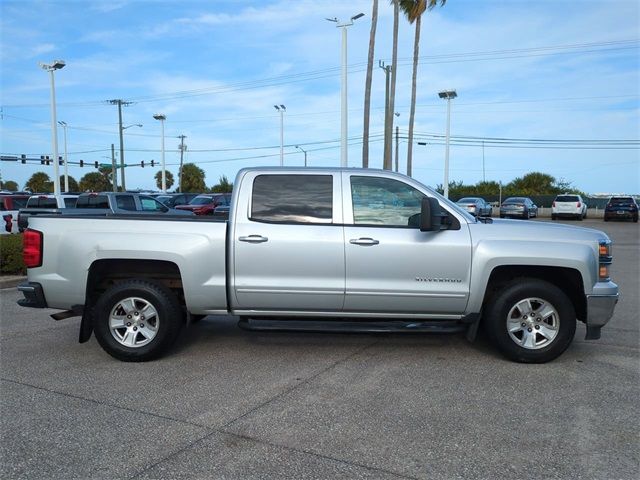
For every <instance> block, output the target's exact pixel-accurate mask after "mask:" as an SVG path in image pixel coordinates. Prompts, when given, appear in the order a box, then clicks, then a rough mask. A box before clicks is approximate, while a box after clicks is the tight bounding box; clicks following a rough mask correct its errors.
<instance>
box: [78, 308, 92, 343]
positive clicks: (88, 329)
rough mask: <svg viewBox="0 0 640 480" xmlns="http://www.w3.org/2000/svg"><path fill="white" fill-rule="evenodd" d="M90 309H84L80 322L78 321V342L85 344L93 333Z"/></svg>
mask: <svg viewBox="0 0 640 480" xmlns="http://www.w3.org/2000/svg"><path fill="white" fill-rule="evenodd" d="M92 310H93V309H92V308H85V310H84V312H83V313H82V320H81V321H80V335H79V338H78V342H80V343H85V342H87V341H88V340H89V339H90V338H91V334H92V333H93V315H91V311H92Z"/></svg>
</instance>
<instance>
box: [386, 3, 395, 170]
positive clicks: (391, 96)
mask: <svg viewBox="0 0 640 480" xmlns="http://www.w3.org/2000/svg"><path fill="white" fill-rule="evenodd" d="M391 5H393V53H392V56H391V82H390V87H389V108H388V109H387V111H386V112H387V114H386V115H385V119H384V161H383V164H382V168H384V169H385V170H391V167H392V162H391V143H392V142H391V135H392V134H393V113H394V108H395V100H396V72H397V70H398V66H397V63H398V17H399V4H398V0H391Z"/></svg>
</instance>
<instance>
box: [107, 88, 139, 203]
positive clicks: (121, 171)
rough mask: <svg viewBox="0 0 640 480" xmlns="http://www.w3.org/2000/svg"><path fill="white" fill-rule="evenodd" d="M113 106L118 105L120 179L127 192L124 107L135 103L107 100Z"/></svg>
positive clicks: (123, 188)
mask: <svg viewBox="0 0 640 480" xmlns="http://www.w3.org/2000/svg"><path fill="white" fill-rule="evenodd" d="M107 102H109V103H110V104H111V105H118V132H120V178H121V182H120V183H121V184H122V191H123V192H124V191H126V189H127V188H126V186H125V182H124V139H123V134H124V128H122V106H123V105H124V106H125V107H126V106H128V105H131V104H132V103H133V102H125V101H124V100H122V99H116V100H107Z"/></svg>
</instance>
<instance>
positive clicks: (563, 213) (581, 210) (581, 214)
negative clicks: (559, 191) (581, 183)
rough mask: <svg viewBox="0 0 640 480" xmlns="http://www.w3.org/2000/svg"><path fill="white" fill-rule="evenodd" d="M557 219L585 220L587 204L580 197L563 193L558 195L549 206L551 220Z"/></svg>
mask: <svg viewBox="0 0 640 480" xmlns="http://www.w3.org/2000/svg"><path fill="white" fill-rule="evenodd" d="M559 217H571V218H577V219H578V220H582V219H583V218H587V204H586V203H585V202H584V200H583V199H582V197H581V196H580V195H575V194H573V193H565V194H563V195H558V196H557V197H556V199H555V200H554V201H553V204H552V205H551V220H556V219H557V218H559Z"/></svg>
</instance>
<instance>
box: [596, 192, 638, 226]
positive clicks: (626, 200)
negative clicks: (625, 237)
mask: <svg viewBox="0 0 640 480" xmlns="http://www.w3.org/2000/svg"><path fill="white" fill-rule="evenodd" d="M638 210H639V207H638V202H636V200H635V198H633V197H622V196H621V197H611V198H610V199H609V201H608V202H607V206H606V207H604V221H605V222H608V221H609V220H611V219H612V218H630V219H631V220H633V221H634V222H637V221H638Z"/></svg>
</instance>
